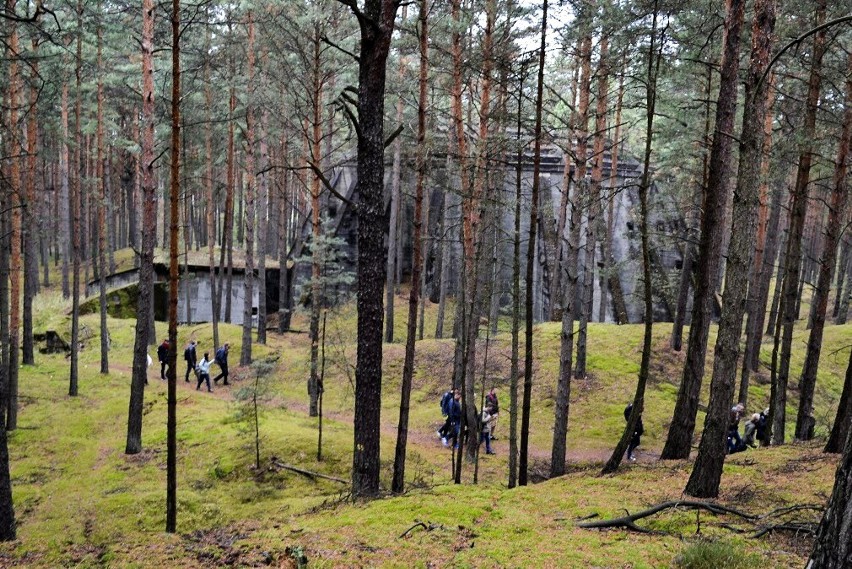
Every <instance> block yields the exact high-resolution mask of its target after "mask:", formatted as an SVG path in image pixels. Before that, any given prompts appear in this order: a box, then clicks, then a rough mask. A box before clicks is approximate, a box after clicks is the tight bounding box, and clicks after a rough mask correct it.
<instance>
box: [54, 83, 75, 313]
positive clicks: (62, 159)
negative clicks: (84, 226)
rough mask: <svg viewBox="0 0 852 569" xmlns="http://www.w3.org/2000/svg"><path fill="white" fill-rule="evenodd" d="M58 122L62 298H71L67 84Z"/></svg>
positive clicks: (63, 84) (63, 90) (63, 85)
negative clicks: (59, 136) (59, 134)
mask: <svg viewBox="0 0 852 569" xmlns="http://www.w3.org/2000/svg"><path fill="white" fill-rule="evenodd" d="M60 121H61V128H62V139H61V141H60V143H59V144H60V147H59V178H60V185H61V188H62V190H61V191H62V194H61V196H60V198H59V199H60V203H61V205H60V210H59V211H60V214H59V227H60V230H59V234H60V242H61V243H62V245H61V247H62V252H61V253H59V251H57V254H61V255H62V298H63V299H68V298H70V297H71V283H70V282H69V276H68V266H69V265H68V259H69V257H70V256H71V252H72V246H71V210H72V208H71V193H70V189H69V165H68V140H69V137H68V83H67V82H65V81H63V82H62V103H61V106H60Z"/></svg>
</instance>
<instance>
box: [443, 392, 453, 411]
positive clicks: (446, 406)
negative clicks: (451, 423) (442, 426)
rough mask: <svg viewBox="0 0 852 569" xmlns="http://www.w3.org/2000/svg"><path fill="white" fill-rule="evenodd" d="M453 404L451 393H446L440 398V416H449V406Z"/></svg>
mask: <svg viewBox="0 0 852 569" xmlns="http://www.w3.org/2000/svg"><path fill="white" fill-rule="evenodd" d="M452 404H453V392H452V391H447V392H446V393H444V396H443V397H441V414H442V415H443V416H444V417H446V416H448V415H449V414H450V405H452Z"/></svg>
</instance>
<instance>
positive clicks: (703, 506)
mask: <svg viewBox="0 0 852 569" xmlns="http://www.w3.org/2000/svg"><path fill="white" fill-rule="evenodd" d="M671 508H686V509H688V510H695V509H700V510H707V511H708V512H712V513H714V514H732V515H735V516H739V517H741V518H743V519H746V520H756V519H758V516H755V515H753V514H748V513H746V512H742V511H740V510H736V509H734V508H729V507H727V506H721V505H719V504H713V503H712V502H701V501H697V500H673V501H670V502H663V503H662V504H657V505H656V506H653V507H651V508H648V509H647V510H642V511H641V512H637V513H635V514H628V515H626V516H622V517H620V518H612V519H609V520H597V521H593V522H584V523H581V524H577V527H581V528H586V529H592V528H616V527H624V528H627V529H631V530H634V531H639V532H642V533H648V532H649V531H650V530H646V529H644V528H640V527H639V526H637V525H636V524H635V522H636V521H637V520H641V519H643V518H647V517H649V516H653V515H654V514H657V513H659V512H662V511H663V510H668V509H671Z"/></svg>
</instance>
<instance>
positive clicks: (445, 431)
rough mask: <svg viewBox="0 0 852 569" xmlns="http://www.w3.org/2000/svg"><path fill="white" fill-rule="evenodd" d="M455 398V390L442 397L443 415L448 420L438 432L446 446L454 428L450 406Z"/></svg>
mask: <svg viewBox="0 0 852 569" xmlns="http://www.w3.org/2000/svg"><path fill="white" fill-rule="evenodd" d="M453 397H455V390H453V389H450V390H449V391H447V392H446V393H444V395H443V396H441V415H442V416H444V417H446V420H445V421H444V424H443V425H441V428H440V429H438V431H437V432H438V436H439V437H440V438H441V442H442V443H443V444H444V446H447V438H449V436H450V429H451V427H452V423H451V422H450V406H451V405H452V403H453Z"/></svg>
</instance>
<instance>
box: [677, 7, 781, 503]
mask: <svg viewBox="0 0 852 569" xmlns="http://www.w3.org/2000/svg"><path fill="white" fill-rule="evenodd" d="M774 28H775V0H756V1H755V4H754V19H753V21H752V28H751V60H750V63H749V68H748V72H747V75H746V85H745V96H744V98H743V100H744V103H743V122H742V132H741V135H740V153H739V154H740V155H739V168H738V170H737V187H736V190H735V191H734V196H735V198H734V207H733V213H732V227H731V243H730V245H729V246H728V260H727V265H726V269H725V292H724V296H723V299H722V319H721V321H720V322H719V332H718V336H717V340H716V348H715V350H714V352H713V377H712V379H711V382H710V404H709V406H708V409H707V416H706V419H705V421H704V432H703V433H702V435H701V443H700V445H699V447H698V457H697V458H696V459H695V465H694V466H693V468H692V474H691V475H690V477H689V481H688V482H687V484H686V489H685V493H686V494H689V495H690V496H696V497H700V498H715V497H716V496H718V495H719V483H720V481H721V479H722V467H723V466H724V464H725V455H726V454H727V445H726V440H725V439H726V435H727V433H728V428H729V425H730V410H731V403H732V400H733V398H734V390H735V388H736V379H737V358H738V356H739V349H740V336H741V335H742V324H743V317H744V315H745V309H746V301H747V298H748V281H749V276H750V274H751V272H752V271H751V268H752V262H751V261H752V254H753V251H754V242H753V236H754V232H755V225H756V224H757V214H758V212H757V210H758V206H759V204H760V171H761V167H760V166H761V160H760V158H761V156H762V155H763V143H764V139H765V136H764V132H763V130H762V129H761V128H760V127H761V126H763V124H764V121H765V116H766V111H767V108H766V104H767V88H768V85H767V83H766V82H760V79H761V78H762V77H763V74H764V72H765V71H766V69H767V67H768V65H769V59H770V57H771V55H772V33H773V30H774ZM733 33H734V32H732V31H731V30H728V41H730V42H733V41H736V39H735V38H731V35H733ZM734 53H736V49H734ZM759 82H760V83H759Z"/></svg>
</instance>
